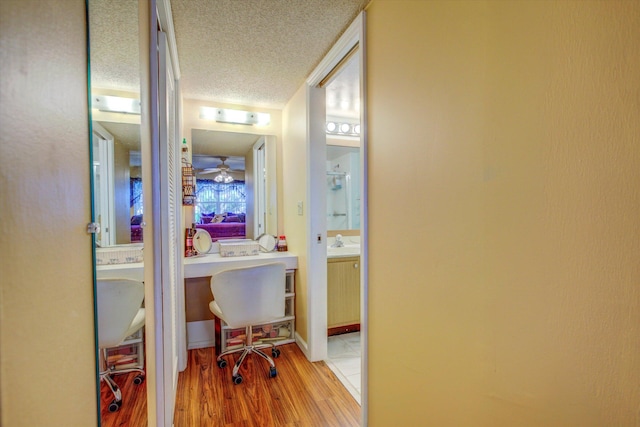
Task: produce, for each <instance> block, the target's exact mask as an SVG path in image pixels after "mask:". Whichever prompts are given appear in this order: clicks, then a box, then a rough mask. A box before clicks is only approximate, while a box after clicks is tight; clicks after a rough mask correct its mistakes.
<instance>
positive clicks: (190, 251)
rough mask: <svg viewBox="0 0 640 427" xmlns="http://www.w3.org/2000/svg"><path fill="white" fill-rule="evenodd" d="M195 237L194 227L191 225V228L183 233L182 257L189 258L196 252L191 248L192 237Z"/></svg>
mask: <svg viewBox="0 0 640 427" xmlns="http://www.w3.org/2000/svg"><path fill="white" fill-rule="evenodd" d="M195 235H196V225H195V224H192V225H191V228H187V230H186V231H185V240H186V241H185V248H184V256H185V257H191V256H194V255H196V250H195V249H194V248H193V237H194V236H195Z"/></svg>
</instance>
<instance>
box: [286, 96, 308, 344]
mask: <svg viewBox="0 0 640 427" xmlns="http://www.w3.org/2000/svg"><path fill="white" fill-rule="evenodd" d="M306 103H307V96H306V85H302V87H301V88H300V89H298V91H297V92H296V93H295V95H294V96H293V97H292V98H291V99H290V100H289V102H288V103H287V105H286V106H285V108H284V110H283V111H282V134H283V150H282V151H283V154H282V176H283V185H282V187H281V188H282V193H281V194H282V205H283V209H282V210H281V211H280V213H281V214H280V218H281V219H282V221H284V233H285V235H286V236H287V246H288V249H289V251H291V252H293V253H295V254H296V255H297V256H298V270H297V272H296V273H297V274H296V289H295V290H296V305H295V307H296V333H297V334H299V335H300V337H301V338H302V339H303V340H305V341H307V339H308V334H307V332H308V331H307V328H308V323H307V319H308V311H307V299H308V292H307V227H308V215H307V209H306V208H305V206H306V204H307V153H308V150H309V149H308V144H307V104H306ZM299 201H302V202H303V215H298V205H297V204H298V202H299Z"/></svg>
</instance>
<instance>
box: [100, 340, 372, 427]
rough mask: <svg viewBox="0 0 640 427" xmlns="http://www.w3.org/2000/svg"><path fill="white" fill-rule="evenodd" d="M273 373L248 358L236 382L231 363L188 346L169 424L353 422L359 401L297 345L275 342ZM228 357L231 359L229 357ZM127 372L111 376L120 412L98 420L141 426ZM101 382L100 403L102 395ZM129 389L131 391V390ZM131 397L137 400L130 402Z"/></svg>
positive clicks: (140, 404)
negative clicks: (240, 380)
mask: <svg viewBox="0 0 640 427" xmlns="http://www.w3.org/2000/svg"><path fill="white" fill-rule="evenodd" d="M278 348H279V349H280V350H281V352H282V353H281V355H280V357H279V358H277V359H276V366H277V368H278V376H277V377H275V378H269V377H268V372H269V369H268V364H267V363H266V362H265V361H263V360H261V359H259V358H257V357H255V356H252V357H249V358H248V359H247V360H246V361H245V362H244V364H243V367H242V370H241V373H242V375H243V377H244V381H243V383H242V384H240V385H234V384H233V383H232V382H231V369H232V367H231V366H232V363H229V366H227V367H226V368H224V369H220V368H218V366H217V365H216V360H215V356H214V354H213V349H211V348H205V349H198V350H190V351H189V360H188V364H187V369H186V370H185V371H184V372H181V373H180V376H179V378H178V391H177V396H176V410H175V419H174V425H175V426H176V427H198V426H229V427H235V426H243V427H249V426H251V427H253V426H255V427H269V426H298V427H316V426H317V427H326V426H340V427H342V426H358V425H360V406H359V405H358V404H357V402H356V401H355V400H354V398H353V397H352V396H351V395H350V394H349V392H348V391H347V390H346V389H345V388H344V387H343V386H342V384H341V383H340V381H338V379H337V378H336V377H335V375H334V374H333V372H331V370H330V369H329V368H328V367H327V365H326V364H325V363H324V362H316V363H310V362H309V361H308V360H307V359H306V358H305V356H304V354H303V353H302V351H300V349H299V348H298V346H297V345H295V344H287V345H283V346H279V347H278ZM229 362H231V361H229ZM132 379H133V375H131V376H128V375H123V376H119V377H116V381H117V382H118V384H122V388H123V395H124V399H125V400H126V401H125V404H123V406H122V408H121V409H120V411H118V412H116V413H114V414H110V413H109V412H108V411H106V409H104V410H103V411H102V415H103V417H102V425H103V426H104V427H107V426H131V427H134V426H136V427H137V426H145V425H146V399H145V397H146V388H145V384H143V385H140V386H135V385H133V384H132ZM104 387H106V386H103V399H102V403H103V407H106V405H105V404H106V403H108V402H107V401H108V399H106V398H105V396H107V394H106V393H105V389H104ZM131 393H133V394H131ZM131 396H137V397H138V399H134V400H135V401H132V400H131V399H130V397H131Z"/></svg>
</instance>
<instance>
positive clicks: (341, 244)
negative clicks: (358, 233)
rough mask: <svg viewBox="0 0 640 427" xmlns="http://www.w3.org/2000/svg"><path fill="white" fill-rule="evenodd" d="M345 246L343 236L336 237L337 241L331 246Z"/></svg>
mask: <svg viewBox="0 0 640 427" xmlns="http://www.w3.org/2000/svg"><path fill="white" fill-rule="evenodd" d="M343 246H344V242H343V241H342V234H337V235H336V241H335V242H333V244H332V245H331V247H332V248H341V247H343Z"/></svg>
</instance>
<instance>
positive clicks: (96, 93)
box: [87, 0, 146, 425]
mask: <svg viewBox="0 0 640 427" xmlns="http://www.w3.org/2000/svg"><path fill="white" fill-rule="evenodd" d="M87 7H88V12H89V41H90V46H89V51H90V77H91V79H90V91H91V112H90V114H91V124H92V135H91V148H92V153H93V165H92V171H93V174H94V186H93V188H92V192H93V200H94V212H95V215H94V221H95V222H97V223H99V225H100V231H99V233H98V234H96V264H97V266H96V278H97V284H96V308H97V324H96V329H97V330H96V332H97V344H98V348H99V350H100V351H99V353H98V354H99V360H98V365H99V367H100V388H99V393H100V396H99V397H100V400H99V401H100V417H101V425H115V424H116V422H117V421H116V420H117V418H118V414H119V413H121V412H125V413H127V410H129V409H127V410H122V411H121V407H127V408H130V406H131V402H135V401H136V399H135V397H136V396H140V395H142V396H146V383H145V381H144V379H145V371H144V370H145V356H144V345H145V333H144V330H145V326H144V325H145V323H146V317H145V316H146V315H145V309H144V301H143V299H144V284H143V282H142V281H143V257H142V245H143V243H142V240H143V239H142V229H141V226H142V215H143V212H144V206H143V204H142V175H141V156H140V102H139V98H140V71H139V70H140V66H139V61H140V55H139V47H138V4H137V2H129V1H120V2H105V1H100V0H89V1H88V3H87ZM113 264H123V265H128V266H131V268H129V269H127V270H126V271H127V272H126V273H122V272H121V271H119V272H117V273H112V272H113V270H111V268H112V267H113ZM113 274H117V275H116V276H115V277H116V278H114V276H113ZM127 405H129V406H127ZM128 413H129V414H130V413H131V412H130V410H129V412H128ZM144 415H146V414H144ZM144 415H142V418H146V417H145V416H144Z"/></svg>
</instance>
